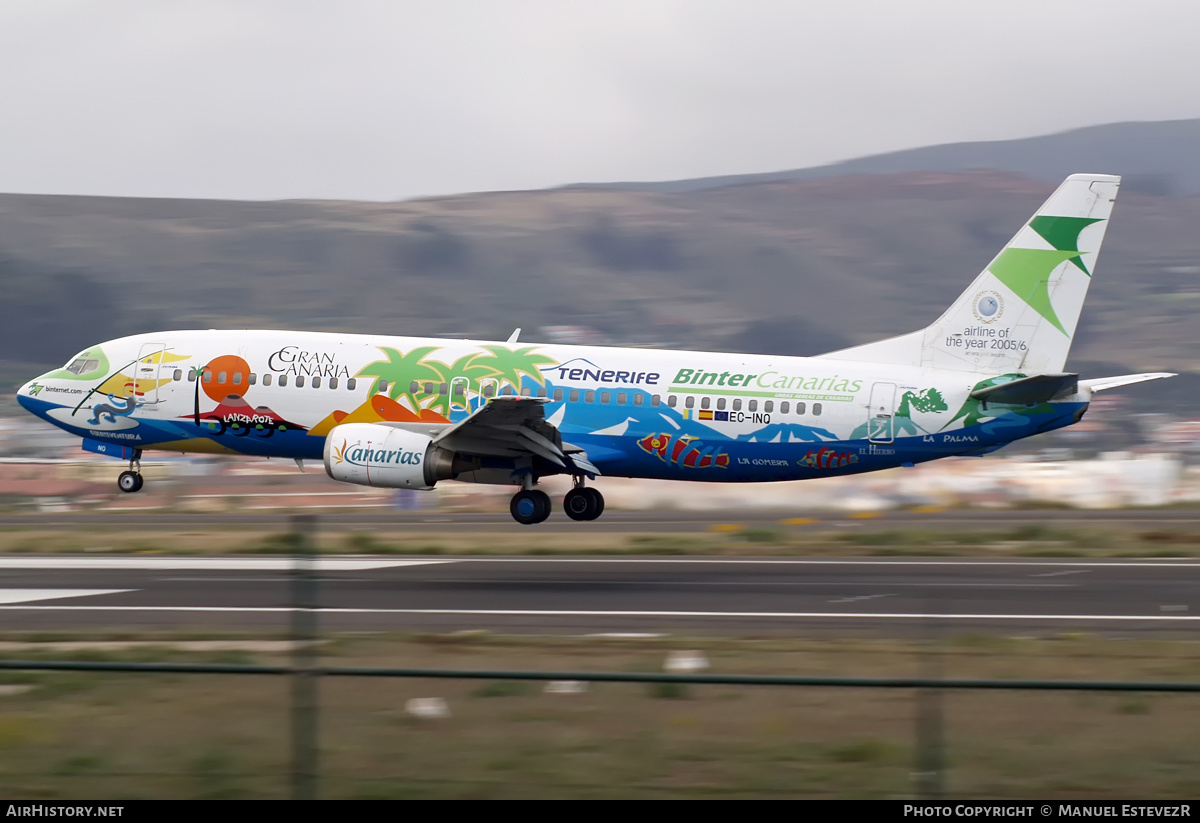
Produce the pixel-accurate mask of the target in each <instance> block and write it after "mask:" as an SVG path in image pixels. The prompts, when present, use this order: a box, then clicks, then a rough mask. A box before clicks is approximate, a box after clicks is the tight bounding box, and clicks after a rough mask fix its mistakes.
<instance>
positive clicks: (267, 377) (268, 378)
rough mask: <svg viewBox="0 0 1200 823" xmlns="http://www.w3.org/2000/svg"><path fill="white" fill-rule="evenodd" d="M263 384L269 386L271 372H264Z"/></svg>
mask: <svg viewBox="0 0 1200 823" xmlns="http://www.w3.org/2000/svg"><path fill="white" fill-rule="evenodd" d="M263 385H264V386H269V385H271V375H269V374H264V375H263Z"/></svg>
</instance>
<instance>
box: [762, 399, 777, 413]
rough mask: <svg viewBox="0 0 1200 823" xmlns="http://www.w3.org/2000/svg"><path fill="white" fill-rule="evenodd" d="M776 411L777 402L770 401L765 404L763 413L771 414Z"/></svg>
mask: <svg viewBox="0 0 1200 823" xmlns="http://www.w3.org/2000/svg"><path fill="white" fill-rule="evenodd" d="M774 410H775V401H774V400H768V401H767V402H765V403H763V411H765V412H767V413H768V414H770V413H771V412H772V411H774Z"/></svg>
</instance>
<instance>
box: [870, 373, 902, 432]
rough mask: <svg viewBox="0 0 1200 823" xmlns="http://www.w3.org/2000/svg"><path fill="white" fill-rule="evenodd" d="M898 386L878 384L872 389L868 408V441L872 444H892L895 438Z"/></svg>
mask: <svg viewBox="0 0 1200 823" xmlns="http://www.w3.org/2000/svg"><path fill="white" fill-rule="evenodd" d="M895 413H896V384H895V383H876V384H875V385H873V386H872V387H871V405H870V406H869V407H868V408H867V439H868V440H870V441H871V442H872V443H891V442H892V439H893V438H894V436H895Z"/></svg>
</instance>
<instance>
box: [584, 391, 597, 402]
mask: <svg viewBox="0 0 1200 823" xmlns="http://www.w3.org/2000/svg"><path fill="white" fill-rule="evenodd" d="M583 402H584V403H595V402H596V393H595V392H594V391H588V392H587V393H586V394H584V396H583Z"/></svg>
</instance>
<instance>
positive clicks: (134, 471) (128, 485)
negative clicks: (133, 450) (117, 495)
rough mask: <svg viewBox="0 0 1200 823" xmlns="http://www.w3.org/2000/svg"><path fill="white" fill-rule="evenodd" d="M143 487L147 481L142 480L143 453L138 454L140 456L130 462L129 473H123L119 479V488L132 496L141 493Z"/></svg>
mask: <svg viewBox="0 0 1200 823" xmlns="http://www.w3.org/2000/svg"><path fill="white" fill-rule="evenodd" d="M143 485H145V481H144V480H143V479H142V460H141V452H138V456H136V457H134V458H133V459H132V460H130V461H129V471H123V472H121V474H120V475H119V476H118V477H117V488H118V489H120V490H121V491H123V492H127V493H129V494H132V493H133V492H140V491H141V490H142V486H143Z"/></svg>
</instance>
